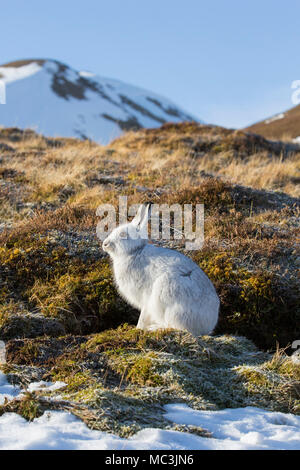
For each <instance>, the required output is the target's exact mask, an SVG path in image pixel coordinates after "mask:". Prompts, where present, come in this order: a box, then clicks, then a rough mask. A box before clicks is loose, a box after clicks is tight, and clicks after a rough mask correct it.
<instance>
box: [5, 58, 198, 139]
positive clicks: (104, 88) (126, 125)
mask: <svg viewBox="0 0 300 470" xmlns="http://www.w3.org/2000/svg"><path fill="white" fill-rule="evenodd" d="M0 79H1V80H3V81H4V82H5V83H6V86H7V92H6V95H7V98H6V102H7V103H6V105H2V106H0V125H2V126H6V127H9V126H18V127H20V128H29V127H31V128H34V129H35V130H38V131H39V132H41V133H43V134H45V135H48V136H66V137H79V138H89V139H92V140H95V141H97V142H101V143H102V144H105V143H107V142H109V141H110V140H112V139H113V138H115V137H117V136H119V135H120V134H121V133H122V132H123V131H124V130H129V129H138V128H141V127H155V126H160V125H161V124H162V123H164V122H167V121H171V120H172V121H175V122H180V121H190V120H194V118H193V117H192V116H190V115H188V114H187V113H186V112H184V111H183V110H181V109H180V108H179V107H178V106H176V105H175V104H174V103H172V102H171V101H169V100H168V99H166V98H163V97H161V96H159V95H156V94H155V93H152V92H150V91H147V90H143V89H141V88H138V87H135V86H132V85H129V84H127V83H123V82H120V81H118V80H112V79H108V78H103V77H98V76H96V75H95V74H92V73H89V72H78V71H76V70H74V69H72V68H71V67H69V66H67V65H65V64H63V63H61V62H58V61H55V60H44V59H36V60H34V59H32V60H22V61H17V62H11V63H8V64H5V65H4V66H1V67H0Z"/></svg>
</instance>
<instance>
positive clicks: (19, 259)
mask: <svg viewBox="0 0 300 470" xmlns="http://www.w3.org/2000/svg"><path fill="white" fill-rule="evenodd" d="M0 154H1V157H0V339H4V340H5V341H8V343H7V351H8V363H7V365H6V366H5V368H6V372H9V373H10V378H11V380H14V381H21V383H24V384H26V383H28V382H29V381H30V380H35V379H37V380H41V378H43V379H47V378H48V379H49V378H51V379H56V380H58V379H59V380H64V381H65V382H66V383H67V384H68V387H67V389H66V392H65V393H66V395H65V397H64V398H65V401H66V403H65V404H63V403H61V405H60V406H62V407H64V406H65V407H71V408H72V405H71V402H72V403H73V402H76V403H75V405H74V407H73V408H72V409H74V410H75V411H74V412H76V413H78V414H80V416H83V417H84V416H87V418H86V420H87V422H89V423H90V424H91V425H93V424H92V423H93V422H94V423H96V424H95V426H96V425H97V427H98V428H101V429H102V428H105V426H104V424H103V423H105V422H107V423H108V424H107V429H115V428H116V426H117V424H116V423H117V422H119V423H121V424H120V425H119V428H118V430H119V431H118V432H120V433H123V434H126V432H127V431H126V429H125V428H126V426H127V425H128V426H129V427H130V432H132V431H133V430H134V426H135V424H134V423H133V422H131V423H129V424H128V423H127V422H126V419H128V413H127V414H126V412H125V411H124V410H127V411H128V410H129V411H130V409H131V408H132V407H136V406H141V407H142V408H143V407H145V408H143V409H142V408H141V416H144V415H145V413H146V414H147V410H148V412H149V410H150V408H151V409H152V407H153V403H155V406H157V408H155V410H157V413H158V415H159V414H161V411H159V410H160V408H159V407H160V403H161V400H160V397H161V396H163V400H168V397H169V399H170V400H173V401H174V400H175V399H176V400H177V401H178V400H184V401H188V402H190V403H196V404H197V406H203V407H205V406H217V407H224V406H225V407H226V406H238V405H241V406H243V405H245V404H247V403H252V404H253V403H254V404H255V403H258V404H259V405H262V406H264V407H269V408H271V409H275V408H276V409H283V410H292V411H294V412H298V411H299V368H298V369H297V366H295V367H294V365H293V364H292V362H291V361H290V360H289V359H288V358H287V357H285V355H284V353H280V354H279V353H276V355H275V356H274V357H273V359H272V356H271V355H269V354H267V353H266V352H264V353H259V352H258V353H257V350H256V349H255V346H254V345H253V343H252V342H254V343H255V344H256V346H257V347H259V348H260V349H261V350H264V351H266V350H268V349H269V350H272V351H275V350H276V347H277V346H279V347H288V345H290V344H291V342H292V341H294V340H296V339H299V338H300V295H299V294H300V292H299V277H298V276H299V266H300V254H299V238H298V239H297V236H298V235H299V205H300V200H299V195H300V192H299V181H300V176H299V173H300V158H299V156H300V148H299V147H298V146H297V145H290V144H285V143H281V142H271V141H268V140H265V139H264V138H263V137H260V136H257V135H253V134H248V133H245V132H242V131H232V130H228V129H223V128H220V127H212V126H205V125H198V124H194V123H186V124H177V125H173V124H167V125H164V126H162V128H160V129H152V130H140V131H138V132H131V133H127V134H125V135H124V136H123V137H122V138H119V139H117V140H115V141H114V142H112V143H111V144H110V145H108V146H105V147H104V146H99V145H97V144H95V143H93V142H89V141H80V140H76V139H63V138H57V139H49V138H46V137H43V136H39V135H37V134H35V133H34V132H32V131H21V130H19V129H1V130H0ZM119 195H128V198H129V204H131V203H140V202H146V201H148V202H156V203H169V204H171V203H175V202H176V203H180V204H184V203H193V204H196V203H199V202H203V203H204V204H205V243H204V247H203V249H202V250H201V251H195V252H190V253H187V254H188V255H189V256H191V257H192V258H193V259H194V260H195V261H196V262H197V263H198V264H199V265H200V266H201V267H202V269H203V270H204V271H205V272H206V273H207V274H208V276H209V277H210V278H211V279H212V281H213V282H214V284H215V286H216V288H217V291H218V293H219V295H220V298H221V312H220V321H219V323H218V326H217V329H216V332H215V334H216V335H217V336H216V337H213V338H203V339H200V340H199V341H198V340H194V339H193V338H191V337H190V336H189V335H186V334H184V333H175V332H165V333H164V332H159V333H155V334H154V336H153V335H152V334H149V335H148V334H145V335H144V334H143V333H138V332H137V331H136V330H135V329H134V328H133V327H132V326H125V327H120V325H122V324H124V323H127V324H129V325H135V323H136V321H137V318H138V312H136V311H135V310H134V309H132V308H130V307H129V306H128V305H127V304H126V303H125V302H124V301H123V300H122V299H121V298H120V297H119V296H118V294H117V292H116V289H115V287H114V285H113V280H112V273H111V268H110V264H109V260H108V258H107V256H106V255H105V253H104V252H103V251H102V250H101V246H100V245H99V242H98V240H97V238H96V234H95V226H96V224H97V218H96V216H95V209H96V208H97V206H98V205H99V204H101V203H104V202H109V203H112V204H115V205H117V203H118V196H119ZM170 245H171V246H175V247H176V248H177V249H179V250H182V251H184V245H183V244H181V242H180V241H178V240H176V241H175V240H173V241H171V242H170ZM118 327H119V329H118V330H117V331H115V330H114V329H115V328H118ZM108 329H111V331H110V332H107V330H108ZM230 335H238V336H245V337H246V338H248V340H250V341H248V340H246V339H238V338H236V337H235V336H230ZM116 338H117V339H116ZM115 341H117V343H115ZM103 344H104V345H103ZM182 344H187V349H184V351H181V345H182ZM141 345H142V346H141ZM178 345H179V346H178ZM228 348H229V349H228ZM168 354H169V355H168ZM182 354H183V355H184V357H183V356H182ZM245 354H246V355H245ZM257 354H258V355H257ZM256 355H257V356H256ZM272 361H273V362H272ZM181 364H183V365H181ZM270 364H272V366H270ZM196 371H197V373H196ZM199 371H202V372H201V374H202V375H201V374H200V375H199V377H200V376H201V377H203V378H205V382H206V383H207V386H206V387H204V386H203V387H204V388H203V387H200V385H199V384H198V380H199V378H197V379H196V376H197V374H199V373H200V372H199ZM211 373H212V376H211ZM297 374H298V375H297ZM208 376H209V377H210V379H209V382H207V380H208ZM104 377H105V381H104ZM103 381H104V382H103ZM229 381H230V383H231V384H232V383H234V384H236V385H234V387H233V388H232V389H231V390H230V391H229V390H228V391H227V392H224V396H218V395H216V393H215V392H212V391H213V390H216V389H217V388H220V387H221V388H222V390H224V389H225V388H226V387H227V386H226V384H227V383H229ZM195 384H196V385H195ZM197 384H198V385H199V387H198V385H197ZM193 387H194V388H193ZM195 387H196V388H197V387H198V388H197V390H196V389H195ZM236 393H237V395H236ZM249 397H250V398H249ZM24 400H25V401H24V402H22V403H19V402H18V403H14V404H11V405H10V406H15V407H16V409H17V410H18V411H20V410H21V411H20V412H22V413H23V414H24V415H27V416H28V417H30V413H31V411H30V410H33V411H32V413H33V414H35V413H39V412H41V410H42V409H43V406H44V405H43V399H42V397H40V396H38V397H37V396H36V395H34V396H32V395H30V394H29V395H28V396H27V398H25V399H24ZM26 400H27V401H26ZM82 400H83V401H84V400H87V402H88V403H86V406H85V405H84V404H82ZM110 400H112V401H113V400H117V401H118V400H119V401H118V403H120V407H119V408H117V409H119V411H118V413H119V414H117V415H115V414H114V413H115V411H112V409H111V406H110V405H109V403H111V401H110ZM276 403H277V405H278V406H277V405H276ZM47 406H48V405H47ZM53 406H54V405H53ZM57 406H58V405H57ZM81 407H82V408H81ZM124 407H125V408H124ZM147 407H148V408H147ZM5 409H6V408H3V410H5ZM79 409H80V410H81V411H78V410H79ZM153 409H154V408H153ZM22 410H23V411H22ZM24 410H25V411H24ZM28 410H29V411H28ZM95 410H96V411H95ZM124 413H125V414H124ZM95 414H96V415H97V416H96V417H95V416H94V415H95ZM152 414H153V413H152ZM158 415H157V416H158ZM99 416H102V418H101V419H100V418H99ZM126 416H127V418H126ZM153 419H154V418H153ZM155 419H156V418H155ZM157 419H158V418H157ZM161 419H162V418H161V416H160V417H159V419H158V420H157V423H160V425H161V422H162V421H161ZM144 423H146V424H147V423H148V424H149V420H147V419H146V418H145V422H144ZM143 425H144V424H143V423H142V422H139V423H138V424H136V426H137V427H139V426H143ZM120 426H121V427H122V426H125V428H124V429H123V428H122V429H121V428H120ZM128 432H129V431H128Z"/></svg>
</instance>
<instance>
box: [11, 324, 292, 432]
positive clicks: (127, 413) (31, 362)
mask: <svg viewBox="0 0 300 470" xmlns="http://www.w3.org/2000/svg"><path fill="white" fill-rule="evenodd" d="M7 358H8V363H7V365H6V368H10V369H9V377H10V378H11V380H13V378H15V379H14V380H15V381H17V377H18V376H20V375H22V370H24V373H25V374H26V371H27V370H28V366H31V367H34V368H35V375H37V370H40V379H44V380H45V379H46V380H62V381H64V382H65V383H66V384H67V387H66V388H65V389H63V390H62V391H61V392H60V394H61V395H62V399H61V401H60V403H59V404H57V406H60V409H69V410H71V411H72V412H74V413H75V414H77V415H78V416H80V417H81V418H82V419H84V420H85V421H86V422H87V424H88V425H89V426H91V427H95V428H96V429H103V430H109V431H110V432H116V433H118V434H120V435H130V434H132V433H133V432H136V431H137V430H139V429H141V428H143V427H147V426H149V425H151V426H154V427H155V426H160V427H165V428H166V427H170V423H168V422H166V421H165V420H164V417H163V409H162V406H161V405H162V404H165V403H169V402H174V401H176V402H178V401H180V402H186V403H187V404H189V405H190V406H192V407H194V408H196V409H211V410H214V409H222V408H227V407H240V406H261V407H263V408H267V409H270V410H278V411H284V412H293V413H298V412H300V401H299V396H297V395H296V392H295V390H297V387H298V386H299V376H298V371H297V369H296V367H295V366H293V365H292V362H291V360H290V358H289V357H288V356H286V355H284V354H283V353H282V356H281V359H280V363H281V364H280V368H278V367H274V361H277V359H275V358H276V355H275V356H274V357H272V355H270V354H268V353H263V352H260V351H258V350H257V349H256V347H255V346H254V345H253V343H252V342H251V341H249V340H247V339H245V338H242V337H234V336H224V335H223V336H216V337H208V336H204V337H202V338H198V339H196V338H193V337H192V336H191V335H190V334H188V333H184V332H178V331H175V330H164V331H157V332H143V331H140V330H136V329H135V328H132V327H129V326H128V325H123V326H122V327H119V328H118V329H113V330H107V331H104V332H102V333H98V334H95V335H91V336H88V337H86V336H85V337H71V336H70V337H63V338H58V339H54V338H52V339H51V338H44V339H43V338H40V339H35V340H29V339H27V340H12V341H10V342H9V343H8V344H7ZM14 367H15V369H14ZM287 371H288V372H287ZM45 395H47V396H48V395H49V392H36V394H35V395H34V399H35V400H36V401H37V402H39V399H41V400H42V399H43V397H44V396H45ZM50 395H51V394H50ZM52 395H53V393H52ZM30 402H31V400H30ZM42 403H43V402H42Z"/></svg>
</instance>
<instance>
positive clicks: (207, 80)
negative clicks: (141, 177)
mask: <svg viewBox="0 0 300 470" xmlns="http://www.w3.org/2000/svg"><path fill="white" fill-rule="evenodd" d="M0 44H1V46H2V47H1V54H0V63H5V62H8V61H11V60H16V59H21V58H32V57H35V58H44V57H47V58H54V59H57V60H61V61H63V62H65V63H67V64H69V65H70V66H72V67H74V68H76V69H79V70H90V71H93V72H96V73H98V74H99V75H102V76H106V77H112V78H117V79H120V80H123V81H126V82H129V83H132V84H135V85H139V86H141V87H143V88H147V89H149V90H152V91H154V92H157V93H160V94H161V95H165V96H167V97H168V98H170V99H172V100H173V101H174V102H175V103H177V104H178V105H181V106H182V107H183V108H185V109H186V110H187V111H189V112H191V113H193V114H194V115H195V116H197V117H198V118H201V119H203V120H205V121H206V122H211V123H215V124H220V125H223V126H226V127H243V126H246V125H247V124H250V123H252V122H255V121H258V120H260V119H263V118H265V117H268V116H270V115H272V114H274V113H277V112H280V111H282V110H285V109H287V108H289V107H291V106H293V104H292V102H291V94H292V90H291V83H292V81H293V80H297V79H300V68H299V61H300V56H299V44H300V2H299V0H285V1H284V2H283V1H282V0H260V1H259V0H244V1H241V0H239V1H238V0H205V1H202V0H185V1H182V0H180V1H179V0H147V1H146V0H106V1H103V0H84V1H82V0H81V1H78V0H60V1H57V0H51V1H49V0H48V1H47V2H42V1H41V0H39V1H36V0H27V1H25V0H23V1H21V0H10V1H9V2H5V3H4V2H2V8H1V28H0Z"/></svg>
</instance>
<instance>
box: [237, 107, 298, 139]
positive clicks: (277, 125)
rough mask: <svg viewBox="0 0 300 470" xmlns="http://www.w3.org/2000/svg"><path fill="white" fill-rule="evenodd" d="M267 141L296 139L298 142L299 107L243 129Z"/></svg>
mask: <svg viewBox="0 0 300 470" xmlns="http://www.w3.org/2000/svg"><path fill="white" fill-rule="evenodd" d="M245 130H246V131H249V132H255V133H257V134H260V135H262V136H264V137H266V138H269V139H286V138H288V139H292V140H294V139H296V141H297V140H298V141H300V105H297V106H295V107H294V108H291V109H289V110H288V111H285V112H283V113H279V114H275V115H274V116H272V117H270V118H268V119H265V120H264V121H260V122H257V123H256V124H253V125H252V126H249V127H247V128H246V129H245Z"/></svg>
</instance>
